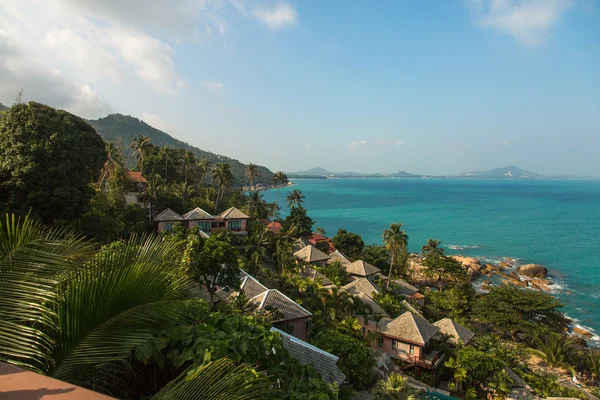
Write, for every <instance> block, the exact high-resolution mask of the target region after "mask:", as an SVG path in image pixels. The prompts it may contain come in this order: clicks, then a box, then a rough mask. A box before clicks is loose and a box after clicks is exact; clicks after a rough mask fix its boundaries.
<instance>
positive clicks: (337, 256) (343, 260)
mask: <svg viewBox="0 0 600 400" xmlns="http://www.w3.org/2000/svg"><path fill="white" fill-rule="evenodd" d="M334 262H339V263H340V264H342V265H349V264H352V262H351V261H350V260H349V259H348V258H347V257H346V256H345V255H343V254H342V253H340V251H339V250H336V251H334V252H333V253H331V255H330V256H329V261H327V264H333V263H334Z"/></svg>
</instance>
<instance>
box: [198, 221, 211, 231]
mask: <svg viewBox="0 0 600 400" xmlns="http://www.w3.org/2000/svg"><path fill="white" fill-rule="evenodd" d="M196 226H197V227H198V229H201V230H203V231H204V232H210V222H209V221H201V222H198V223H197V224H196Z"/></svg>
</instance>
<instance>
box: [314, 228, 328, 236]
mask: <svg viewBox="0 0 600 400" xmlns="http://www.w3.org/2000/svg"><path fill="white" fill-rule="evenodd" d="M315 232H317V233H318V234H319V235H321V236H325V235H326V234H327V232H325V229H323V228H317V229H315Z"/></svg>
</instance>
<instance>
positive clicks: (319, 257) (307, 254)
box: [294, 245, 329, 263]
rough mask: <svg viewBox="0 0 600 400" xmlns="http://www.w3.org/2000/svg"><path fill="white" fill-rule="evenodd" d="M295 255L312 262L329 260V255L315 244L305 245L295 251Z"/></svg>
mask: <svg viewBox="0 0 600 400" xmlns="http://www.w3.org/2000/svg"><path fill="white" fill-rule="evenodd" d="M294 256H295V257H296V258H298V259H300V260H302V261H304V262H307V263H311V262H317V261H323V260H329V256H328V255H327V254H325V253H323V252H322V251H321V250H319V249H317V248H316V247H315V246H313V245H308V246H304V247H303V248H301V249H300V250H298V251H297V252H295V253H294Z"/></svg>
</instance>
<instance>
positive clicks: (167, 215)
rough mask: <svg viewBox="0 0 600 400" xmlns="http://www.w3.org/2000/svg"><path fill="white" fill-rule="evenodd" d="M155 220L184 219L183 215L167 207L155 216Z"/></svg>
mask: <svg viewBox="0 0 600 400" xmlns="http://www.w3.org/2000/svg"><path fill="white" fill-rule="evenodd" d="M154 221H155V222H169V221H183V217H182V216H181V215H179V214H177V213H176V212H175V211H173V210H171V209H170V208H167V209H166V210H164V211H163V212H161V213H160V214H158V215H157V216H156V217H155V218H154Z"/></svg>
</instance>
